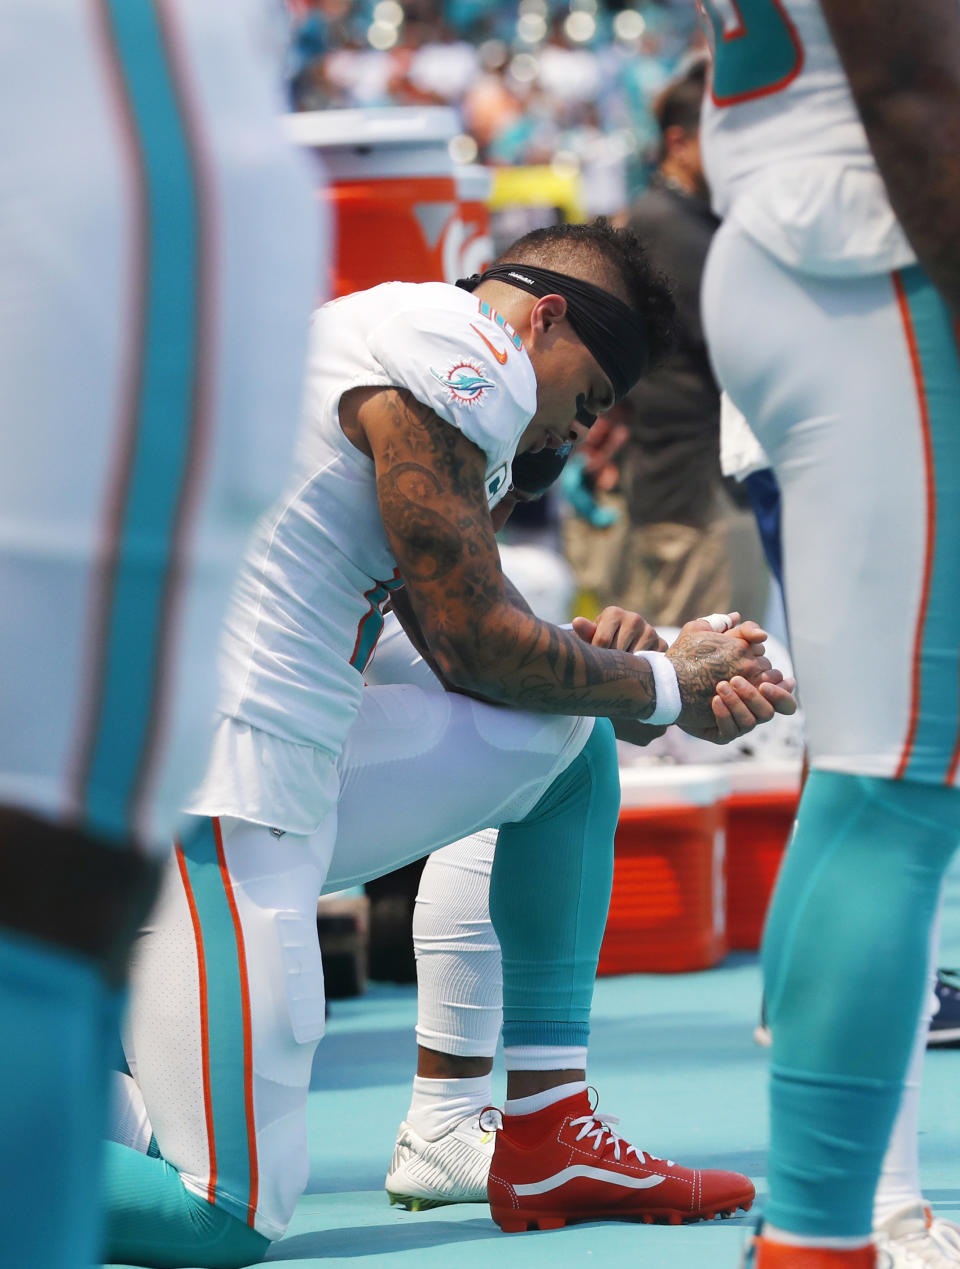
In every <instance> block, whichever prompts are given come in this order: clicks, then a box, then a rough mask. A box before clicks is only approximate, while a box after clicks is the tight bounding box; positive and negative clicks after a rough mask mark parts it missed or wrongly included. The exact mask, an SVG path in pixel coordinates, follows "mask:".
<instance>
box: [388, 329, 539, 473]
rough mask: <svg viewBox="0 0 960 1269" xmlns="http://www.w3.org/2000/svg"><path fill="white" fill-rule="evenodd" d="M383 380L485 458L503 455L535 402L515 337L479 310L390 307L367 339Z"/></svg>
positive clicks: (530, 374) (498, 458) (530, 370)
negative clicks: (395, 309) (401, 390)
mask: <svg viewBox="0 0 960 1269" xmlns="http://www.w3.org/2000/svg"><path fill="white" fill-rule="evenodd" d="M367 342H368V346H369V348H370V351H371V353H372V354H373V356H374V357H375V359H376V360H377V361H378V362H379V363H380V365H381V366H382V367H383V370H384V372H385V374H386V375H387V377H388V379H389V381H390V382H391V383H393V384H396V386H397V387H401V388H406V389H407V390H408V391H410V392H412V393H413V395H414V396H415V397H416V398H417V400H418V401H422V402H423V403H424V405H428V406H429V407H430V409H431V410H433V411H434V412H435V413H436V414H438V415H439V416H440V418H442V419H444V420H445V421H446V422H447V423H451V424H452V425H453V426H454V427H455V428H458V429H459V430H460V431H461V432H463V434H464V436H466V437H467V439H468V440H470V441H472V442H473V443H474V445H477V446H478V447H479V448H480V449H482V450H483V451H484V453H485V454H486V455H487V458H488V459H490V460H496V461H498V462H499V461H501V459H502V458H503V456H504V454H505V453H509V454H510V455H511V456H512V454H513V451H514V450H515V448H516V444H517V441H518V440H519V439H520V436H521V434H522V433H523V431H524V429H525V428H526V426H527V424H528V423H529V422H530V420H531V418H532V417H533V415H534V413H535V411H536V408H537V380H536V375H535V374H534V371H533V366H532V365H531V364H530V358H529V357H528V356H527V353H526V350H525V349H524V348H523V345H522V344H520V346H519V347H518V346H517V344H519V340H518V339H516V340H515V339H514V338H511V335H510V334H509V333H508V332H507V331H505V330H504V329H503V328H502V327H500V326H498V325H497V324H496V323H495V322H493V321H491V320H490V319H489V318H487V317H484V316H483V315H482V314H481V313H480V312H479V311H475V312H474V313H473V314H471V313H470V312H459V311H457V310H445V309H441V308H431V309H415V310H413V311H407V312H400V313H394V314H392V315H391V316H390V317H388V318H387V319H386V320H384V321H383V322H381V323H380V324H379V325H378V326H377V327H375V328H374V330H373V331H372V332H371V333H370V334H369V335H368V337H367Z"/></svg>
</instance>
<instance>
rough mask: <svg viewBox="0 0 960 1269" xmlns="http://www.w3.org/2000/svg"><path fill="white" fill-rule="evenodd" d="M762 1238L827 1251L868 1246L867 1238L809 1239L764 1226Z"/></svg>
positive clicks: (773, 1226)
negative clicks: (824, 1248) (822, 1248)
mask: <svg viewBox="0 0 960 1269" xmlns="http://www.w3.org/2000/svg"><path fill="white" fill-rule="evenodd" d="M763 1237H764V1238H769V1239H770V1241H771V1242H772V1243H783V1244H784V1245H785V1246H787V1247H826V1248H827V1249H828V1250H829V1251H854V1250H855V1249H856V1248H858V1247H869V1246H870V1239H869V1238H809V1237H807V1235H806V1234H788V1233H787V1231H786V1230H785V1229H777V1227H776V1226H775V1225H764V1227H763Z"/></svg>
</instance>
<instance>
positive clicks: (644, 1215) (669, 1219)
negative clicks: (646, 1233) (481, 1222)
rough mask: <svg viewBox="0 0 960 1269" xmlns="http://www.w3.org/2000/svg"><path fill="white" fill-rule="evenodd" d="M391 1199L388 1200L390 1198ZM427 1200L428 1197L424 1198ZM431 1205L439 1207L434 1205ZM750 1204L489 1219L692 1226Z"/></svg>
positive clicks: (544, 1225) (514, 1227)
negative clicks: (697, 1209)
mask: <svg viewBox="0 0 960 1269" xmlns="http://www.w3.org/2000/svg"><path fill="white" fill-rule="evenodd" d="M391 1201H392V1200H391ZM428 1202H429V1200H428ZM434 1206H441V1204H435V1205H434ZM752 1206H753V1199H744V1200H743V1202H741V1203H737V1204H736V1206H735V1207H729V1208H717V1207H714V1208H708V1209H706V1210H704V1211H702V1212H677V1211H668V1210H664V1209H661V1210H660V1211H652V1212H633V1213H630V1214H628V1215H625V1214H624V1213H622V1212H616V1211H613V1212H583V1211H580V1212H565V1213H562V1214H561V1213H559V1212H527V1213H526V1214H524V1213H521V1212H515V1211H512V1210H508V1209H506V1208H494V1207H492V1208H491V1209H490V1215H491V1216H492V1217H493V1220H494V1221H495V1223H496V1224H497V1225H499V1226H500V1228H501V1229H502V1230H503V1232H504V1233H505V1234H525V1233H527V1232H528V1231H529V1230H531V1229H539V1230H550V1229H563V1228H564V1227H565V1226H567V1225H575V1224H577V1223H579V1222H581V1221H618V1222H621V1223H627V1222H631V1223H634V1224H636V1223H640V1224H643V1225H694V1224H696V1223H697V1222H699V1221H712V1220H715V1219H716V1217H717V1216H720V1217H721V1218H722V1219H723V1220H729V1219H730V1217H731V1216H735V1215H736V1214H737V1211H738V1210H742V1211H744V1212H748V1211H749V1210H750V1208H751V1207H752Z"/></svg>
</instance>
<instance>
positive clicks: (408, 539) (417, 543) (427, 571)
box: [377, 462, 463, 582]
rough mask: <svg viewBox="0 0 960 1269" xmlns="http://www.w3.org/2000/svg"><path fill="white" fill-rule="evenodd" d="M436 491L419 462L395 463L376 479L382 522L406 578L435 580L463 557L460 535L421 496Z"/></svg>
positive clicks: (437, 484)
mask: <svg viewBox="0 0 960 1269" xmlns="http://www.w3.org/2000/svg"><path fill="white" fill-rule="evenodd" d="M439 491H440V482H439V481H438V479H437V477H436V475H435V474H434V473H433V472H432V471H431V470H430V469H429V468H428V467H424V466H423V464H421V463H412V462H405V463H397V464H395V465H394V466H393V467H391V468H389V470H388V471H386V472H385V473H384V474H383V475H382V476H381V477H380V478H379V479H378V481H377V493H378V495H379V498H380V507H381V510H382V513H383V518H384V522H385V524H386V525H387V526H388V530H387V531H388V533H390V534H391V535H392V536H393V537H394V538H395V539H396V540H397V541H396V547H397V557H398V560H399V561H400V564H401V569H402V571H403V575H404V577H405V579H406V581H407V582H435V581H437V580H438V579H440V578H441V577H444V576H446V575H447V574H448V573H450V572H451V571H452V570H453V569H455V568H456V567H457V565H458V564H459V563H460V561H461V559H462V558H463V536H462V533H461V531H460V529H459V528H458V527H457V525H456V524H453V523H452V522H451V521H450V520H448V519H447V518H446V517H445V516H443V515H442V514H441V513H440V512H439V511H436V510H434V509H433V508H432V507H429V506H426V505H425V500H426V499H428V498H429V497H430V496H431V495H434V496H435V495H436V494H437V493H438V492H439Z"/></svg>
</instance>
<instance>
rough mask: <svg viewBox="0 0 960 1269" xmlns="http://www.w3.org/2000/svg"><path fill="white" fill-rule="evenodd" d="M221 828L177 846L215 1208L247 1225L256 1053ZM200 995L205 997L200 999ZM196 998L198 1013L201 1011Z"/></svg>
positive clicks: (198, 829)
mask: <svg viewBox="0 0 960 1269" xmlns="http://www.w3.org/2000/svg"><path fill="white" fill-rule="evenodd" d="M218 831H219V828H218V823H217V821H215V820H211V819H206V818H203V819H200V818H197V819H192V820H191V831H190V833H189V835H188V836H187V835H185V836H184V838H183V842H182V845H181V847H180V849H181V851H182V855H183V862H184V865H185V868H186V874H187V882H188V884H189V888H190V891H191V893H192V898H193V904H194V905H195V910H196V914H197V918H198V920H199V925H200V938H201V940H202V948H198V953H200V954H202V957H203V960H204V962H205V964H206V993H205V994H206V1011H205V1017H203V1018H202V1019H201V1027H203V1028H204V1029H205V1031H206V1053H207V1068H208V1069H207V1076H206V1081H205V1082H206V1085H207V1088H208V1090H209V1106H208V1107H207V1122H208V1125H209V1126H210V1127H211V1128H212V1135H213V1144H212V1147H211V1150H210V1159H211V1172H212V1177H211V1183H212V1186H213V1188H214V1189H215V1191H216V1202H217V1204H218V1205H220V1206H224V1207H226V1208H228V1209H229V1210H230V1211H232V1212H233V1214H234V1215H236V1216H238V1217H239V1218H240V1219H241V1220H245V1221H248V1223H249V1219H250V1216H251V1214H252V1212H253V1211H254V1210H255V1209H256V1205H257V1201H258V1193H257V1191H258V1188H259V1172H258V1168H257V1157H256V1127H255V1124H253V1123H252V1122H251V1118H252V1115H253V1105H252V1085H251V1080H252V1073H253V1054H252V1052H251V1033H250V1003H249V989H248V985H247V981H246V972H245V971H246V953H245V949H244V945H243V938H242V934H241V933H240V931H239V928H238V926H239V921H238V918H236V913H235V910H234V908H233V906H232V905H233V902H234V900H233V892H232V887H231V883H230V880H229V877H227V876H225V875H224V873H225V870H226V866H225V864H224V861H223V859H222V847H221V846H220V843H219V841H218ZM201 995H203V993H201ZM203 1003H204V1002H203V999H201V1008H203Z"/></svg>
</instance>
